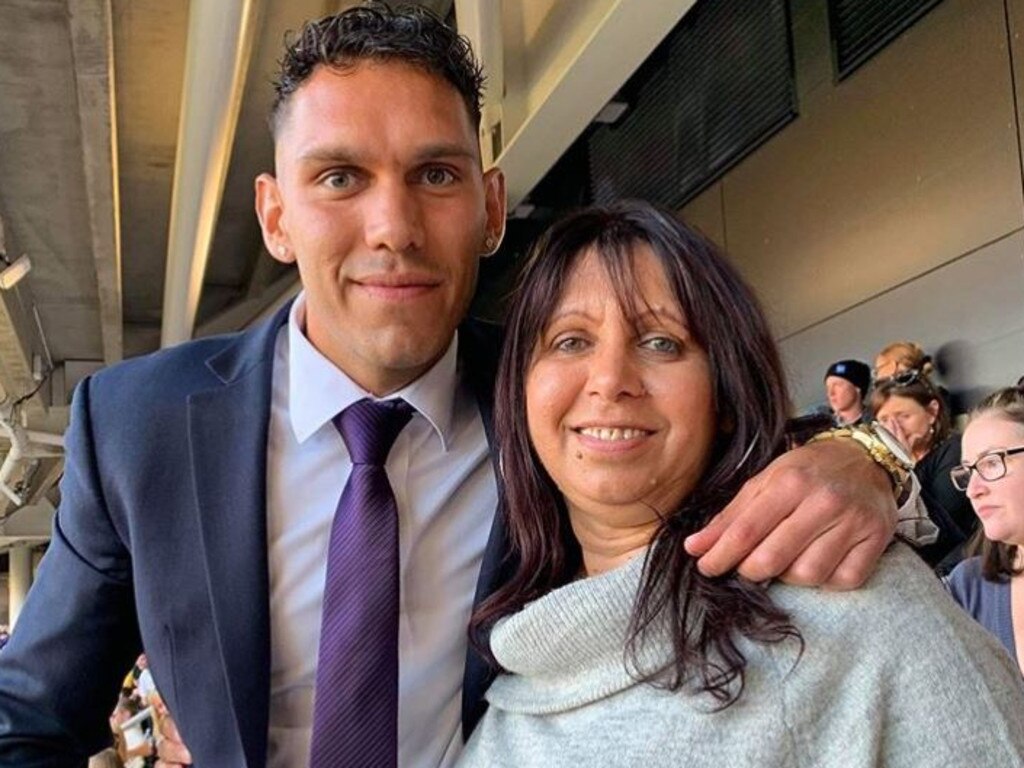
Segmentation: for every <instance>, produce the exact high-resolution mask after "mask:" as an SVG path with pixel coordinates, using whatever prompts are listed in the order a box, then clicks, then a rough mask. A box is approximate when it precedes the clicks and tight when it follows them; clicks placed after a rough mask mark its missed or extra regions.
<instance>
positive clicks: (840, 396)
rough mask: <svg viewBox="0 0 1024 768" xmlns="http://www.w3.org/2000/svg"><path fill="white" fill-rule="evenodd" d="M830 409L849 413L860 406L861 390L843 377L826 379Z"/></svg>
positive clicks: (827, 377) (828, 377)
mask: <svg viewBox="0 0 1024 768" xmlns="http://www.w3.org/2000/svg"><path fill="white" fill-rule="evenodd" d="M825 392H826V393H827V394H828V404H829V407H830V408H831V409H832V410H833V411H834V412H835V413H839V412H840V411H849V410H851V409H853V408H856V407H857V406H858V405H859V404H860V390H859V389H857V387H855V386H854V385H853V384H852V383H850V382H849V381H847V380H846V379H844V378H843V377H841V376H826V377H825Z"/></svg>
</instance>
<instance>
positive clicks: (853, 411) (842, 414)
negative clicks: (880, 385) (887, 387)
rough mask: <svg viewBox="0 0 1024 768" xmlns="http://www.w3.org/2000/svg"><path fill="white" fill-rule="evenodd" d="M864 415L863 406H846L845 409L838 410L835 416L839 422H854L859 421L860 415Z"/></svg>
mask: <svg viewBox="0 0 1024 768" xmlns="http://www.w3.org/2000/svg"><path fill="white" fill-rule="evenodd" d="M863 415H864V409H863V408H848V409H846V410H845V411H838V412H837V413H836V418H837V419H838V420H839V423H840V424H856V423H857V422H858V421H860V417H861V416H863Z"/></svg>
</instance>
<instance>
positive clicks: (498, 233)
mask: <svg viewBox="0 0 1024 768" xmlns="http://www.w3.org/2000/svg"><path fill="white" fill-rule="evenodd" d="M484 203H485V206H486V211H487V225H486V232H485V238H493V242H494V247H493V248H487V247H485V248H484V249H483V250H484V251H485V252H490V253H493V252H494V251H497V250H498V248H499V247H500V246H501V241H502V239H504V237H505V204H506V193H505V174H504V173H502V170H501V168H497V167H495V168H491V169H490V170H488V171H487V172H486V173H484Z"/></svg>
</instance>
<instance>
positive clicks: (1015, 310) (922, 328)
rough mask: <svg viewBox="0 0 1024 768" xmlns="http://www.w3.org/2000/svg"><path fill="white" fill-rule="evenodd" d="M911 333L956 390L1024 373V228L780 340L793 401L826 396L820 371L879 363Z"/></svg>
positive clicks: (974, 392)
mask: <svg viewBox="0 0 1024 768" xmlns="http://www.w3.org/2000/svg"><path fill="white" fill-rule="evenodd" d="M897 339H913V340H915V341H917V342H919V343H920V344H921V346H923V347H924V348H925V350H927V351H928V352H929V353H930V354H932V356H933V357H934V358H935V360H936V363H937V364H938V366H939V370H940V371H941V373H942V376H941V379H942V381H943V382H944V383H945V384H946V386H948V387H949V389H950V391H952V392H954V393H957V394H960V393H967V394H968V396H969V399H972V400H977V399H978V395H979V394H983V393H987V392H988V391H991V390H992V389H995V388H996V387H1001V386H1005V385H1007V384H1012V383H1014V382H1015V381H1016V380H1017V378H1018V377H1019V376H1020V375H1021V374H1024V354H1022V350H1024V231H1018V232H1015V233H1013V234H1010V235H1008V236H1007V237H1004V238H1001V239H1000V240H998V241H996V242H994V243H991V244H989V245H987V246H985V247H983V248H980V249H978V250H977V251H974V252H973V253H970V254H968V255H966V256H963V257H962V258H959V259H956V260H954V261H952V262H950V263H949V264H946V265H944V266H942V267H940V268H939V269H936V270H934V271H932V272H929V273H928V274H926V275H922V276H920V277H918V278H917V279H915V280H912V281H910V282H909V283H905V284H903V285H900V286H896V287H894V288H892V289H891V290H889V291H887V292H885V293H884V294H882V295H880V296H877V297H875V298H873V299H871V300H870V301H867V302H865V303H863V304H860V305H858V306H855V307H852V308H851V309H849V310H846V311H845V312H842V313H840V314H838V315H836V316H835V317H832V318H830V319H829V320H827V321H825V322H822V323H819V324H817V325H815V326H814V327H813V328H809V329H807V330H806V331H803V332H801V333H798V334H795V335H793V336H791V337H789V338H787V339H785V340H784V341H783V342H782V345H781V346H782V352H783V358H784V360H785V362H786V368H787V371H788V373H789V377H790V384H791V386H792V392H793V399H794V402H795V404H796V405H797V407H798V409H800V410H803V409H805V408H808V407H809V406H811V405H813V404H815V403H821V402H823V401H824V393H823V391H822V384H821V377H822V374H823V373H824V371H825V369H826V368H827V367H828V365H829V364H830V363H832V362H833V361H835V360H839V359H842V358H846V357H856V358H860V359H861V360H864V361H865V362H868V363H869V364H870V363H871V362H873V359H874V356H875V354H876V353H877V352H878V350H880V349H881V348H882V347H883V346H885V344H887V343H888V342H890V341H895V340H897Z"/></svg>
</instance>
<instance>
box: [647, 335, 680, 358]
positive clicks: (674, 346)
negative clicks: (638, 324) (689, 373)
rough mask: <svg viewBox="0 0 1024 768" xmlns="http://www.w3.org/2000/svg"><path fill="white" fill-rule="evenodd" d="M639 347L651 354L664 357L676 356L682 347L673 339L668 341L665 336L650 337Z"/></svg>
mask: <svg viewBox="0 0 1024 768" xmlns="http://www.w3.org/2000/svg"><path fill="white" fill-rule="evenodd" d="M641 346H643V347H644V348H646V349H649V350H651V351H652V352H658V353H661V354H666V355H678V354H679V353H680V352H681V351H682V345H681V344H680V343H679V342H678V341H676V340H675V339H670V338H668V337H667V336H652V337H650V338H647V339H644V340H643V341H642V342H641Z"/></svg>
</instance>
